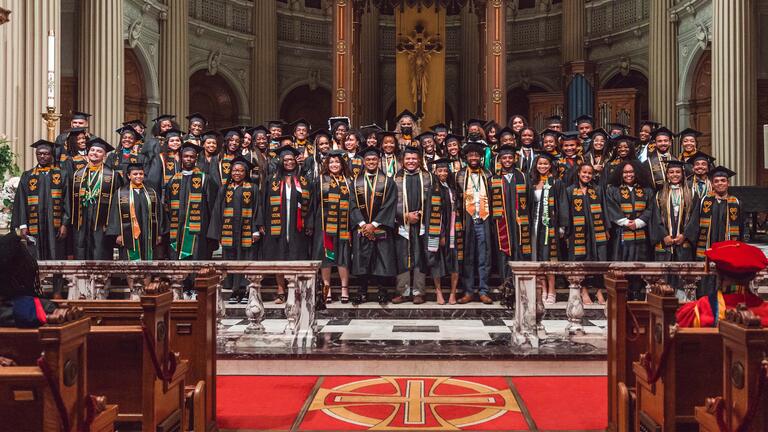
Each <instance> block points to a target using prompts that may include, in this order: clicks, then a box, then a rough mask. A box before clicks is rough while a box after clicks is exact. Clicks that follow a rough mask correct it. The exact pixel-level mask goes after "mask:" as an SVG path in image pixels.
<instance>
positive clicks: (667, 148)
mask: <svg viewBox="0 0 768 432" xmlns="http://www.w3.org/2000/svg"><path fill="white" fill-rule="evenodd" d="M673 136H674V133H673V132H672V131H671V130H669V129H667V128H665V127H660V128H658V129H656V131H655V132H654V133H653V135H652V140H653V142H654V148H653V149H652V150H649V151H648V159H647V160H646V161H645V164H646V165H647V166H648V170H649V172H650V173H651V180H652V181H653V183H654V185H655V188H656V190H657V191H658V190H661V188H662V187H663V186H664V182H665V180H666V172H667V163H668V162H669V161H673V160H677V159H676V158H675V157H674V156H673V155H672V137H673Z"/></svg>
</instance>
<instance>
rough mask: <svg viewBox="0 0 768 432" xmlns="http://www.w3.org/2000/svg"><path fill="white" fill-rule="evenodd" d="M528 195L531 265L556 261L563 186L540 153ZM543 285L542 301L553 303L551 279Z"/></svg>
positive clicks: (550, 162) (551, 163) (548, 157)
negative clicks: (536, 262) (532, 263)
mask: <svg viewBox="0 0 768 432" xmlns="http://www.w3.org/2000/svg"><path fill="white" fill-rule="evenodd" d="M529 191H530V192H529V198H528V202H530V203H531V206H530V218H531V228H532V232H531V239H532V241H531V245H532V246H533V252H532V255H531V257H532V258H533V261H558V257H559V249H560V248H559V246H560V245H559V243H560V241H559V239H560V237H561V236H562V233H561V230H560V226H559V214H560V212H559V207H560V205H562V203H563V199H562V194H563V184H562V182H561V181H560V180H558V178H557V171H556V167H555V161H554V158H553V157H552V155H550V154H546V153H542V154H539V155H538V156H536V158H535V159H534V161H533V168H532V173H531V177H530V185H529ZM543 282H544V284H543V287H542V298H545V299H547V300H549V301H551V302H552V303H554V299H555V275H554V274H549V275H547V276H546V279H545V280H544V281H543Z"/></svg>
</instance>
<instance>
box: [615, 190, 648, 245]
mask: <svg viewBox="0 0 768 432" xmlns="http://www.w3.org/2000/svg"><path fill="white" fill-rule="evenodd" d="M633 197H634V203H633ZM619 198H620V205H621V211H622V213H624V217H625V218H627V219H630V220H634V219H637V218H639V217H640V215H641V214H643V212H644V211H645V208H646V207H647V206H648V201H647V200H648V196H647V195H646V194H645V191H644V190H643V188H642V187H640V185H638V184H635V186H634V187H633V189H632V190H631V191H630V190H629V186H627V185H625V184H622V185H621V186H619ZM621 235H622V239H623V241H625V242H629V243H633V242H639V241H644V240H645V238H646V235H645V230H644V229H637V230H634V231H632V230H630V229H627V228H624V227H622V234H621Z"/></svg>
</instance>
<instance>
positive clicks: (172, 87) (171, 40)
mask: <svg viewBox="0 0 768 432" xmlns="http://www.w3.org/2000/svg"><path fill="white" fill-rule="evenodd" d="M165 3H166V5H167V6H168V14H167V16H166V17H165V20H163V21H161V23H160V59H159V60H160V111H161V114H173V115H175V116H176V117H177V118H182V119H183V118H184V117H185V116H187V115H188V114H189V42H188V38H189V36H188V33H189V29H188V25H187V23H188V20H189V0H166V1H165ZM257 3H265V2H257ZM222 13H224V11H222Z"/></svg>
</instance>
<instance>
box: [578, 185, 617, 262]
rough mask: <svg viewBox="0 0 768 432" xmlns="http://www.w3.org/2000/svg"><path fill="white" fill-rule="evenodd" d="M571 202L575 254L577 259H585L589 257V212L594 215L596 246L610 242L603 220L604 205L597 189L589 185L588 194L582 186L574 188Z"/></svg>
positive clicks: (593, 227)
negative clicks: (582, 189)
mask: <svg viewBox="0 0 768 432" xmlns="http://www.w3.org/2000/svg"><path fill="white" fill-rule="evenodd" d="M570 204H571V208H572V209H573V216H572V218H573V221H572V222H573V256H574V257H575V258H576V259H584V258H586V257H587V212H589V213H590V215H591V216H592V225H593V226H592V230H593V233H594V236H595V246H601V245H604V244H606V243H607V242H608V236H607V235H606V233H605V221H604V220H603V205H602V204H600V199H599V198H598V197H597V191H596V190H595V189H594V188H593V187H591V186H590V187H587V193H586V195H585V194H584V193H582V191H581V188H578V187H576V188H574V189H573V195H571V203H570ZM587 206H589V208H587Z"/></svg>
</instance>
